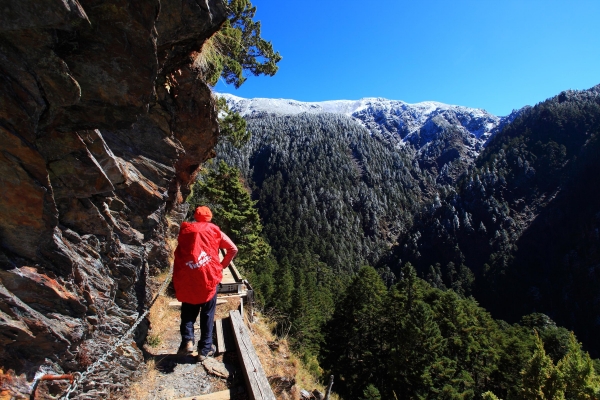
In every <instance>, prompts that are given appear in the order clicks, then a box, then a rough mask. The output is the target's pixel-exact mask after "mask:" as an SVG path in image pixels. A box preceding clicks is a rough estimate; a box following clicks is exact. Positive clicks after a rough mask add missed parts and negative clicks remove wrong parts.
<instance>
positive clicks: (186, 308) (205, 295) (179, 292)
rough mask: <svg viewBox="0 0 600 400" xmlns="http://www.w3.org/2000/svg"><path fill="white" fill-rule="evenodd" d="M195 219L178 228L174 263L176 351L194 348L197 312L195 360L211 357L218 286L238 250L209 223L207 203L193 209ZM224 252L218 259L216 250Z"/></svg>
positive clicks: (209, 216)
mask: <svg viewBox="0 0 600 400" xmlns="http://www.w3.org/2000/svg"><path fill="white" fill-rule="evenodd" d="M194 219H195V222H183V223H182V224H181V228H180V230H179V237H178V238H177V240H178V244H177V248H176V249H175V260H174V265H173V285H174V287H175V296H176V297H177V300H179V301H180V302H181V325H180V332H181V345H180V347H179V351H178V353H179V354H192V352H193V351H194V340H195V339H194V323H195V322H196V319H197V318H198V314H200V341H199V342H198V359H199V361H204V360H205V359H206V358H207V357H212V356H213V355H214V354H215V352H216V347H215V346H214V345H213V343H212V336H213V323H214V317H215V309H216V305H217V286H218V285H219V283H220V282H221V279H222V278H223V272H222V271H223V269H225V268H227V267H228V266H229V263H230V262H231V260H232V259H233V258H234V257H235V255H236V254H237V252H238V249H237V247H236V245H235V244H234V243H233V242H232V241H231V239H229V237H227V235H226V234H225V233H223V232H221V229H220V228H219V227H218V226H217V225H215V224H213V223H211V222H210V221H211V219H212V212H211V210H210V208H208V207H206V206H201V207H197V208H196V210H195V211H194ZM220 249H224V250H225V251H226V254H225V257H224V258H223V261H219V250H220Z"/></svg>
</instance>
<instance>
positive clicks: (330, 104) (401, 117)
mask: <svg viewBox="0 0 600 400" xmlns="http://www.w3.org/2000/svg"><path fill="white" fill-rule="evenodd" d="M219 96H222V97H224V98H225V99H226V100H227V103H228V105H229V107H230V108H231V109H232V110H234V111H236V112H238V113H240V114H241V115H242V116H245V117H250V116H258V115H261V114H264V113H268V114H279V115H285V114H299V113H315V114H317V113H333V114H344V115H348V116H350V117H352V118H354V119H356V120H357V121H359V122H360V123H361V124H363V125H364V126H365V127H366V128H367V129H368V130H369V131H371V132H372V133H374V134H379V135H381V136H383V137H385V138H387V139H389V140H391V141H393V142H395V143H397V144H404V143H406V142H409V143H411V144H413V145H414V146H415V147H416V148H422V147H423V146H424V145H426V144H427V143H429V142H430V141H432V140H435V139H436V138H439V137H440V135H442V134H443V133H444V132H447V130H448V129H455V130H458V131H460V133H461V136H463V137H464V138H465V141H466V143H465V145H466V146H467V147H469V148H471V149H472V150H473V151H475V152H478V151H479V150H480V149H481V147H482V146H483V145H484V143H485V142H486V141H487V140H488V139H489V138H490V137H491V136H492V135H493V133H495V132H496V131H497V130H498V129H499V127H500V126H503V121H504V118H501V117H497V116H495V115H492V114H490V113H488V112H487V111H485V110H480V109H476V108H469V107H463V106H454V105H448V104H444V103H438V102H434V101H425V102H421V103H415V104H409V103H405V102H403V101H398V100H387V99H383V98H364V99H360V100H331V101H322V102H301V101H296V100H287V99H265V98H255V99H244V98H241V97H237V96H234V95H231V94H219Z"/></svg>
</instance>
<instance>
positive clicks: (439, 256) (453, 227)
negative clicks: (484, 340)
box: [395, 86, 600, 356]
mask: <svg viewBox="0 0 600 400" xmlns="http://www.w3.org/2000/svg"><path fill="white" fill-rule="evenodd" d="M599 133H600V86H596V87H594V88H592V89H590V90H587V91H567V92H563V93H561V94H560V95H558V96H556V97H554V98H552V99H549V100H547V101H545V102H543V103H540V104H538V105H536V106H535V107H533V108H530V109H527V110H525V111H524V112H523V113H522V114H521V115H520V116H519V117H518V118H517V119H515V121H514V122H513V123H512V124H510V125H509V126H507V127H506V128H505V129H504V130H503V131H502V132H501V133H500V134H498V135H496V136H495V137H493V138H492V140H491V141H490V142H489V144H488V146H487V148H486V149H485V151H484V152H483V153H482V154H481V155H480V157H479V158H478V159H477V161H476V164H475V166H474V168H472V169H471V170H470V171H469V172H468V173H467V174H466V175H465V176H464V178H463V179H462V180H461V181H460V182H459V184H458V185H457V187H456V190H455V191H453V192H452V193H451V194H449V195H448V196H447V197H445V198H443V199H442V200H441V201H440V202H436V203H434V204H433V205H431V206H429V207H428V208H427V209H426V211H425V212H423V213H422V214H421V216H420V217H419V218H418V221H417V222H416V223H415V225H414V227H413V228H412V230H411V232H410V233H409V234H408V235H405V236H403V237H402V238H401V241H400V245H399V246H397V248H396V250H395V253H396V255H397V261H400V262H404V261H408V260H410V261H411V262H412V263H413V264H414V265H416V266H417V268H418V270H419V271H421V273H422V274H423V276H429V277H430V279H431V281H432V282H437V284H438V286H442V285H445V286H463V287H464V286H465V285H464V283H465V282H456V280H457V275H456V270H457V268H458V267H459V266H460V265H464V266H467V267H468V268H469V269H470V270H471V271H473V272H474V273H475V276H476V279H475V285H474V287H473V289H474V292H473V293H474V294H475V297H476V298H477V299H478V300H479V301H480V302H481V303H482V305H483V306H484V307H486V308H487V309H489V310H490V311H492V313H493V315H495V316H496V317H501V318H507V319H509V320H516V319H518V318H519V317H520V316H521V315H524V314H527V313H529V312H532V311H537V312H544V313H546V314H548V315H550V316H551V317H552V318H553V319H555V320H556V321H557V322H558V323H559V324H561V325H564V326H566V327H568V328H570V329H574V330H575V332H576V333H577V335H578V337H579V338H581V339H582V340H583V343H584V344H585V345H586V346H587V347H588V349H589V350H590V351H592V354H593V355H596V356H597V355H598V354H599V352H600V324H599V321H600V301H599V300H600V235H599V233H598V232H599V230H600V202H599V200H598V199H599V198H600V197H599V195H600V177H599V175H598V171H599V170H600V158H599V157H598V154H600V143H599V138H598V135H599Z"/></svg>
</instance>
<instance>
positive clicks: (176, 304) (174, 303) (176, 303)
mask: <svg viewBox="0 0 600 400" xmlns="http://www.w3.org/2000/svg"><path fill="white" fill-rule="evenodd" d="M225 303H227V299H221V298H218V299H217V305H219V304H225ZM169 307H181V302H180V301H170V302H169Z"/></svg>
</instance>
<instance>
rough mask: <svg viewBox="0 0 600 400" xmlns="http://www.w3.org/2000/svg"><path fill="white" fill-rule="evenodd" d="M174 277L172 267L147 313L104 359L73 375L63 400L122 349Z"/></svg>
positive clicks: (145, 312)
mask: <svg viewBox="0 0 600 400" xmlns="http://www.w3.org/2000/svg"><path fill="white" fill-rule="evenodd" d="M172 276H173V265H171V269H170V270H169V274H168V275H167V278H166V279H165V280H164V282H163V283H162V285H161V286H160V288H159V289H158V293H157V294H156V296H155V297H154V299H153V300H152V302H151V303H150V306H149V307H148V308H147V309H146V311H144V313H143V314H142V315H140V316H139V317H138V319H137V320H136V321H135V322H134V323H133V325H131V327H130V328H129V329H128V330H127V332H125V334H124V335H123V336H121V338H120V339H119V340H117V341H116V343H115V344H113V345H112V346H111V348H110V349H108V351H107V352H106V353H104V355H102V357H100V358H99V359H98V360H96V362H94V363H93V364H92V365H90V366H89V367H88V368H87V369H86V370H85V371H84V372H82V373H79V372H75V373H74V374H73V375H74V376H75V375H77V377H76V378H75V380H74V381H73V383H72V384H70V385H69V387H68V388H67V392H66V393H65V394H64V395H63V396H62V397H61V398H60V399H61V400H62V399H68V398H69V396H70V395H71V393H73V392H74V391H75V389H77V385H79V384H80V383H81V382H83V381H84V380H85V378H87V376H88V375H89V374H91V373H92V372H94V370H95V369H96V368H98V367H99V366H100V365H101V364H102V363H104V362H106V359H107V358H108V357H109V356H110V355H111V354H112V353H114V352H115V350H117V349H118V348H119V347H121V345H122V344H123V342H125V339H127V338H128V337H129V336H130V335H131V334H132V333H133V331H134V330H135V328H137V326H138V325H139V324H140V322H142V320H143V319H144V318H145V317H146V315H148V313H149V312H150V309H151V308H152V306H153V305H154V303H156V300H158V298H159V297H160V295H162V293H163V292H164V291H165V289H166V288H167V285H168V284H169V282H171V277H172Z"/></svg>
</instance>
